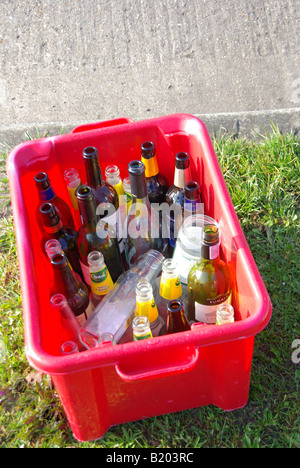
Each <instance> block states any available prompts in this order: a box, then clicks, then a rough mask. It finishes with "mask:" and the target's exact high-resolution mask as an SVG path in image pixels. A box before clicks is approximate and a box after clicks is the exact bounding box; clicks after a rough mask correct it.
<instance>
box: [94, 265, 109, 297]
mask: <svg viewBox="0 0 300 468" xmlns="http://www.w3.org/2000/svg"><path fill="white" fill-rule="evenodd" d="M90 277H91V289H92V292H93V294H96V295H97V296H105V294H107V293H108V291H110V290H111V288H112V287H113V281H112V279H111V276H110V273H109V271H108V269H107V267H106V266H105V267H104V268H102V270H100V271H98V272H97V273H90Z"/></svg>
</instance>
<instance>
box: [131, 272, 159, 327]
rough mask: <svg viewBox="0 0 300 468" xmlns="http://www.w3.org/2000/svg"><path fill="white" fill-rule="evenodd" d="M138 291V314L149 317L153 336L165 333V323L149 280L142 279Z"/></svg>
mask: <svg viewBox="0 0 300 468" xmlns="http://www.w3.org/2000/svg"><path fill="white" fill-rule="evenodd" d="M135 293H136V312H135V314H136V316H139V315H141V316H144V317H147V318H148V320H149V323H150V329H151V332H152V335H153V336H159V335H164V334H165V332H166V329H165V323H164V321H163V319H162V317H160V315H159V314H158V310H157V307H156V304H155V300H154V296H153V288H152V286H151V284H150V283H149V282H148V281H147V280H144V279H142V280H140V281H139V282H138V284H137V286H136V289H135Z"/></svg>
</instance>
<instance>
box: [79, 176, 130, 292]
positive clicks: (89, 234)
mask: <svg viewBox="0 0 300 468" xmlns="http://www.w3.org/2000/svg"><path fill="white" fill-rule="evenodd" d="M76 196H77V200H78V206H79V210H80V214H81V218H82V222H83V224H82V226H81V227H80V229H79V231H78V232H77V246H78V251H79V257H80V264H81V269H82V272H83V275H84V279H85V282H86V283H87V284H88V285H89V286H90V285H91V277H90V268H89V264H88V255H89V253H90V252H93V251H99V252H101V253H102V254H103V256H104V260H105V264H106V266H107V268H108V271H109V272H110V275H111V278H112V280H113V282H115V281H116V280H117V279H118V277H119V276H120V275H121V274H122V273H123V271H124V267H123V263H122V259H121V253H120V249H119V243H118V240H117V239H116V232H115V231H114V229H113V228H112V227H111V226H109V225H108V224H107V223H106V222H105V221H104V220H101V221H98V218H97V215H96V203H95V196H94V193H93V191H92V189H91V187H88V186H87V185H82V186H81V187H80V188H79V189H78V190H77V192H76Z"/></svg>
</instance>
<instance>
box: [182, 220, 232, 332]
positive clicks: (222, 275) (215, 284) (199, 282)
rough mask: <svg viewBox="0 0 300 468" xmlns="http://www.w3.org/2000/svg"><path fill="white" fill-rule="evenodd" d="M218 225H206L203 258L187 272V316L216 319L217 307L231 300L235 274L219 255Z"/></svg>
mask: <svg viewBox="0 0 300 468" xmlns="http://www.w3.org/2000/svg"><path fill="white" fill-rule="evenodd" d="M219 240H220V239H219V228H218V227H217V226H216V225H209V224H207V225H205V226H204V227H203V231H202V245H201V258H200V259H199V260H198V261H196V263H195V264H194V265H193V266H192V267H191V269H190V272H189V275H188V285H187V287H188V320H189V321H190V322H191V321H196V322H202V323H210V324H215V323H216V315H217V308H218V307H219V306H220V305H222V304H224V303H226V304H230V302H231V295H232V277H231V271H230V268H229V265H227V264H226V263H225V262H223V261H222V260H221V258H220V243H219Z"/></svg>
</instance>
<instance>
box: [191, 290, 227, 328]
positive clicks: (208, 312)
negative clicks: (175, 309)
mask: <svg viewBox="0 0 300 468" xmlns="http://www.w3.org/2000/svg"><path fill="white" fill-rule="evenodd" d="M230 303H231V292H230V291H229V292H228V293H227V294H221V295H220V296H217V297H216V298H215V299H207V300H206V304H199V302H195V319H196V321H197V322H202V323H216V319H217V309H218V307H219V305H220V304H230Z"/></svg>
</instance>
